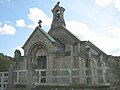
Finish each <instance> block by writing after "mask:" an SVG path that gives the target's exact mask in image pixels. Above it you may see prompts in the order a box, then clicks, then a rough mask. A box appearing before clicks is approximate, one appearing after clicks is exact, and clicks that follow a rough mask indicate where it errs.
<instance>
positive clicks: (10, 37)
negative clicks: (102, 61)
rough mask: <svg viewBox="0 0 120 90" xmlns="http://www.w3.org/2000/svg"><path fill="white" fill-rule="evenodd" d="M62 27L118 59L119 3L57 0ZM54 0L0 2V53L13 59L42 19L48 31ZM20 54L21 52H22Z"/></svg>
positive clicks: (99, 0) (119, 43)
mask: <svg viewBox="0 0 120 90" xmlns="http://www.w3.org/2000/svg"><path fill="white" fill-rule="evenodd" d="M59 1H60V6H62V7H64V8H65V9H66V10H65V22H66V25H67V26H66V27H67V29H68V30H69V31H71V32H72V33H73V34H74V35H76V36H77V37H78V38H79V39H80V40H89V41H91V42H92V43H93V44H95V45H96V46H97V47H98V48H100V49H101V50H102V51H103V52H105V53H106V54H108V55H115V56H120V0H59ZM57 2H58V0H0V53H4V54H6V55H10V56H13V55H14V51H15V49H20V50H21V48H20V47H22V46H23V45H24V43H25V41H26V40H27V39H28V37H29V36H30V34H31V33H32V32H33V31H34V29H35V27H36V26H38V24H37V23H38V21H39V20H42V22H43V23H42V28H43V29H44V30H45V31H46V32H48V31H49V29H50V25H51V21H52V13H51V10H52V8H53V7H54V6H55V5H56V3H57ZM22 53H23V51H22Z"/></svg>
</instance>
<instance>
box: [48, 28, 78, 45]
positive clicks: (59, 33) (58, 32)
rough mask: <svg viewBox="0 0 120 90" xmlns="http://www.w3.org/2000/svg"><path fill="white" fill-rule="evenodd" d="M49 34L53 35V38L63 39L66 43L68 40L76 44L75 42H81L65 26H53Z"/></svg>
mask: <svg viewBox="0 0 120 90" xmlns="http://www.w3.org/2000/svg"><path fill="white" fill-rule="evenodd" d="M48 34H49V35H51V36H52V37H53V38H57V39H61V41H63V42H64V43H63V44H65V43H66V42H69V43H71V44H74V43H75V42H80V40H79V39H78V38H77V37H76V36H75V35H74V34H72V33H71V32H70V31H69V30H67V28H66V27H64V26H58V27H55V28H51V29H50V30H49V32H48ZM64 35H65V36H64ZM71 40H72V41H71Z"/></svg>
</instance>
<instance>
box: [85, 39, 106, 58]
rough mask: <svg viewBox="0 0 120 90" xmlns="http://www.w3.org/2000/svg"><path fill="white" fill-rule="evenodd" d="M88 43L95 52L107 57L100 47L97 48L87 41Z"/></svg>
mask: <svg viewBox="0 0 120 90" xmlns="http://www.w3.org/2000/svg"><path fill="white" fill-rule="evenodd" d="M86 43H87V44H88V45H89V46H90V47H91V48H93V49H94V50H95V51H97V52H98V53H100V54H103V55H104V56H107V54H106V53H104V52H103V51H102V50H100V49H99V48H98V47H96V46H95V45H94V44H93V43H92V42H90V41H86Z"/></svg>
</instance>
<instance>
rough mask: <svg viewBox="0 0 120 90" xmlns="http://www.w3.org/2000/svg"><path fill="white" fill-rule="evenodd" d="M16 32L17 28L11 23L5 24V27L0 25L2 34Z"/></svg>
mask: <svg viewBox="0 0 120 90" xmlns="http://www.w3.org/2000/svg"><path fill="white" fill-rule="evenodd" d="M15 32H16V29H15V28H14V27H13V26H11V25H7V24H4V26H3V27H0V34H9V35H14V34H15Z"/></svg>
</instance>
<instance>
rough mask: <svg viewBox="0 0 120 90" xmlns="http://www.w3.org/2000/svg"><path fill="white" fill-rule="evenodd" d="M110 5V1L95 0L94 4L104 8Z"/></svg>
mask: <svg viewBox="0 0 120 90" xmlns="http://www.w3.org/2000/svg"><path fill="white" fill-rule="evenodd" d="M111 3H112V0H95V4H97V5H98V6H101V7H104V6H108V5H109V4H111Z"/></svg>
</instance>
